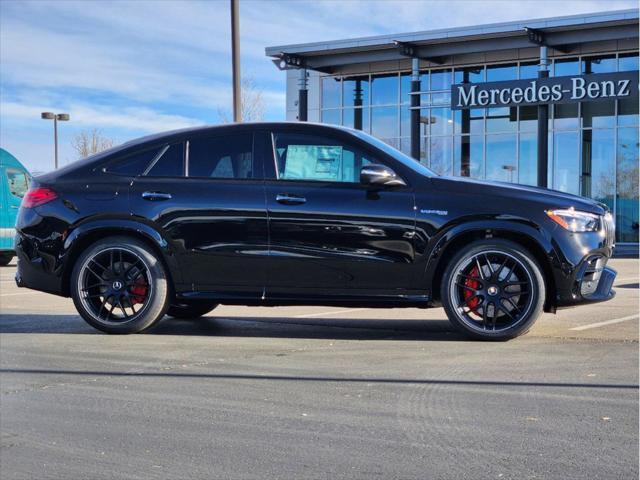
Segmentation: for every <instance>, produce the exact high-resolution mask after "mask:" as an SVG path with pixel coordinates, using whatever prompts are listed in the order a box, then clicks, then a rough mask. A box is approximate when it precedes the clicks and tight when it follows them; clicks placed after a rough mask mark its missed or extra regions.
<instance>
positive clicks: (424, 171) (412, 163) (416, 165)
mask: <svg viewBox="0 0 640 480" xmlns="http://www.w3.org/2000/svg"><path fill="white" fill-rule="evenodd" d="M349 131H350V132H351V133H353V134H354V135H356V136H357V137H360V138H361V139H362V140H364V141H366V142H369V143H371V144H373V145H374V146H375V147H377V148H379V149H380V150H382V151H383V152H384V153H386V154H388V155H390V156H392V157H393V158H395V159H396V160H397V161H399V162H400V163H402V164H403V165H404V166H406V167H408V168H410V169H412V170H413V171H415V172H417V173H419V174H420V175H424V176H426V177H437V176H438V174H437V173H436V172H434V171H432V170H430V169H428V168H427V167H425V166H424V165H422V164H421V163H420V162H418V161H416V160H415V159H414V158H411V157H410V156H409V155H406V154H404V153H402V152H401V151H400V150H397V149H395V148H393V147H392V146H391V145H388V144H386V143H384V142H383V141H382V140H378V139H377V138H376V137H373V136H371V135H369V134H368V133H364V132H362V131H361V130H353V129H349Z"/></svg>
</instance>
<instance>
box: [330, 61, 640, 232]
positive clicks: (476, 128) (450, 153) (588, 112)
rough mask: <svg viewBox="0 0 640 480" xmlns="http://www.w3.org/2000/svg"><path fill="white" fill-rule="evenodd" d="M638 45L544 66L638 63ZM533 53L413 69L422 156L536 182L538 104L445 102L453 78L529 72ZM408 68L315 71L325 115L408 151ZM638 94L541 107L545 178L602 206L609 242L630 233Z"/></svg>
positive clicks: (442, 164)
mask: <svg viewBox="0 0 640 480" xmlns="http://www.w3.org/2000/svg"><path fill="white" fill-rule="evenodd" d="M637 70H638V52H624V53H622V52H620V53H612V54H606V55H589V56H587V55H585V56H577V57H570V58H559V59H555V60H554V61H553V63H552V65H551V71H550V75H552V76H565V75H577V74H590V73H608V72H616V71H637ZM537 71H538V66H537V64H536V62H531V61H528V62H505V63H496V64H486V65H474V66H467V67H460V68H455V67H454V68H433V69H429V70H425V71H424V72H421V76H420V80H421V92H423V93H421V95H420V97H421V98H420V100H421V109H420V135H421V141H420V162H421V163H424V164H425V165H427V166H429V167H430V168H431V169H433V170H434V171H436V172H438V173H440V174H443V175H458V176H467V177H473V178H479V179H487V180H500V181H506V182H514V183H523V184H528V185H535V184H536V182H537V175H538V173H537V133H536V132H537V116H538V115H537V114H538V112H537V107H531V106H523V107H504V108H484V109H472V110H462V111H460V110H458V111H452V110H451V109H450V103H451V92H450V89H451V85H452V84H454V83H479V82H493V81H502V80H516V79H527V78H535V77H536V76H537ZM410 81H411V79H410V74H409V72H394V73H383V74H382V73H381V74H366V75H356V76H344V77H331V76H325V77H322V79H321V82H322V87H321V119H322V122H324V123H331V124H335V125H345V126H348V127H352V128H357V129H361V130H364V131H366V132H368V133H371V134H372V135H374V136H376V137H378V138H380V139H381V140H383V141H385V142H387V143H388V144H390V145H392V146H394V147H396V148H399V149H401V150H402V151H404V152H405V153H407V154H409V153H410V152H409V150H410V143H411V142H410V109H409V103H410V95H409V92H410ZM638 164H639V159H638V102H637V101H636V100H617V101H614V100H612V101H598V102H582V103H579V104H578V103H576V104H563V105H554V106H553V107H552V108H550V109H549V173H548V175H549V183H548V184H549V186H550V187H551V188H554V189H556V190H561V191H565V192H569V193H575V194H579V195H583V196H586V197H591V198H593V199H596V200H598V201H600V202H603V203H606V204H607V205H609V207H610V208H611V210H612V211H613V212H614V214H615V216H616V225H617V237H618V238H617V241H618V242H631V243H637V242H638Z"/></svg>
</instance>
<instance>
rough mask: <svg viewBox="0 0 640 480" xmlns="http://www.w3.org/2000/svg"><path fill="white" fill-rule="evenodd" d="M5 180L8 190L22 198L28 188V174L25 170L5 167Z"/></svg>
mask: <svg viewBox="0 0 640 480" xmlns="http://www.w3.org/2000/svg"><path fill="white" fill-rule="evenodd" d="M7 180H8V182H9V192H10V193H11V195H13V196H14V197H18V198H22V197H24V194H25V193H27V190H29V176H28V175H27V174H26V173H25V172H22V171H20V170H14V169H12V168H7Z"/></svg>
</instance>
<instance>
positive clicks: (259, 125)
mask: <svg viewBox="0 0 640 480" xmlns="http://www.w3.org/2000/svg"><path fill="white" fill-rule="evenodd" d="M276 128H286V129H289V128H292V129H293V128H295V129H297V130H299V129H308V130H311V131H318V130H334V131H336V130H337V131H343V132H345V133H350V134H353V130H352V129H351V128H348V127H342V126H336V125H327V124H324V123H315V122H243V123H226V124H222V125H203V126H198V127H187V128H181V129H177V130H170V131H167V132H161V133H154V134H152V135H147V136H144V137H140V138H136V139H134V140H130V141H128V142H125V143H123V144H122V145H120V147H126V148H130V147H135V146H137V145H144V144H146V143H153V142H156V141H162V140H170V139H173V138H181V137H187V136H189V135H192V134H207V133H216V132H218V133H219V132H224V131H225V130H229V131H238V132H242V131H253V130H271V129H276Z"/></svg>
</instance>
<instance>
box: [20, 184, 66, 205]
mask: <svg viewBox="0 0 640 480" xmlns="http://www.w3.org/2000/svg"><path fill="white" fill-rule="evenodd" d="M56 198H58V194H57V193H56V192H55V191H53V190H52V189H51V188H48V187H35V188H31V189H29V190H27V193H26V194H25V196H24V198H23V199H22V204H21V206H22V207H24V208H33V207H38V206H40V205H44V204H45V203H49V202H50V201H52V200H55V199H56Z"/></svg>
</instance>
